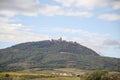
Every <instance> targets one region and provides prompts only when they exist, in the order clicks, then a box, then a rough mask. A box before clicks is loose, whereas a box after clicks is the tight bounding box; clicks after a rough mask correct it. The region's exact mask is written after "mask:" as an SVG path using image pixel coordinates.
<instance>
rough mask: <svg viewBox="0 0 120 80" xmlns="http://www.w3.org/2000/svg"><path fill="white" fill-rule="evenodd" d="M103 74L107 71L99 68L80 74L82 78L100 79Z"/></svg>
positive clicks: (88, 79) (85, 79)
mask: <svg viewBox="0 0 120 80" xmlns="http://www.w3.org/2000/svg"><path fill="white" fill-rule="evenodd" d="M105 74H108V72H107V71H100V70H97V71H93V72H89V73H86V74H85V75H83V76H82V80H101V78H102V76H104V75H105Z"/></svg>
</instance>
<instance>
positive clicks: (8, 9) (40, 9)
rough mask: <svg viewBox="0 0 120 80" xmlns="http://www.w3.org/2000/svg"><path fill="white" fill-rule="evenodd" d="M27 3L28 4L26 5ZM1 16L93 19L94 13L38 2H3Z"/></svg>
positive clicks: (18, 0)
mask: <svg viewBox="0 0 120 80" xmlns="http://www.w3.org/2000/svg"><path fill="white" fill-rule="evenodd" d="M26 3H27V4H26ZM0 14H2V15H5V16H15V15H26V16H36V15H41V14H42V15H47V16H54V15H65V16H80V17H91V16H92V13H90V12H87V11H83V12H81V11H75V10H71V9H69V8H68V9H64V8H62V7H60V6H58V5H50V4H42V3H40V2H39V1H38V0H17V1H16V0H11V1H9V0H1V2H0Z"/></svg>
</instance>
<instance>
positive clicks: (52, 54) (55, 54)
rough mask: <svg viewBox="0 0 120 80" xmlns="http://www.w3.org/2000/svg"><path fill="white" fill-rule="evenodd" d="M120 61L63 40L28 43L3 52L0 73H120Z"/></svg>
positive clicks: (0, 53)
mask: <svg viewBox="0 0 120 80" xmlns="http://www.w3.org/2000/svg"><path fill="white" fill-rule="evenodd" d="M119 62H120V59H116V58H109V57H102V56H100V55H99V54H97V53H96V52H95V51H93V50H92V49H89V48H87V47H85V46H82V45H80V44H78V43H77V42H68V41H65V40H62V39H59V40H45V41H39V42H27V43H22V44H18V45H14V46H12V47H9V48H6V49H1V50H0V70H1V71H18V70H25V69H35V68H66V67H68V68H79V69H87V70H93V69H107V70H115V71H119V66H120V65H119Z"/></svg>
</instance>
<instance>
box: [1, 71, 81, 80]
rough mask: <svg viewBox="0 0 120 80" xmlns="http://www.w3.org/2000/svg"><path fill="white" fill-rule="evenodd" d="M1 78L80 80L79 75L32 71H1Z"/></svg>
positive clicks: (4, 79)
mask: <svg viewBox="0 0 120 80" xmlns="http://www.w3.org/2000/svg"><path fill="white" fill-rule="evenodd" d="M0 80H80V78H79V77H73V76H60V75H55V74H54V75H53V74H48V73H47V74H43V73H30V72H1V73H0Z"/></svg>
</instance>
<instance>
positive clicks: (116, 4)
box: [112, 0, 120, 10]
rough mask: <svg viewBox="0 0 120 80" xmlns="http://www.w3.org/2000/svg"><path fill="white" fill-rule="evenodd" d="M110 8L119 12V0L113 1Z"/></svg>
mask: <svg viewBox="0 0 120 80" xmlns="http://www.w3.org/2000/svg"><path fill="white" fill-rule="evenodd" d="M112 8H113V9H114V10H119V9H120V0H115V1H114V2H113V3H112Z"/></svg>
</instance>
